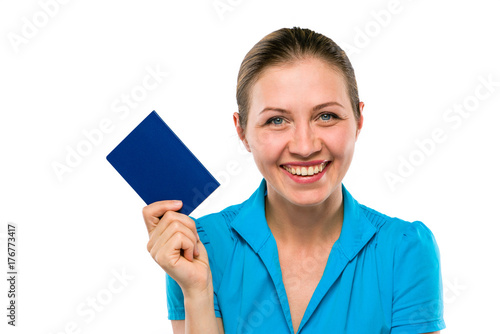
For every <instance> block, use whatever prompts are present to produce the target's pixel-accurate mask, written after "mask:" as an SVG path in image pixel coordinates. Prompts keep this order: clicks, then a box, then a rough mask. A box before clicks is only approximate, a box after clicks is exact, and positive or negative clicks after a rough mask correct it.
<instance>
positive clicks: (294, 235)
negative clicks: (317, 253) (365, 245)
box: [266, 187, 344, 249]
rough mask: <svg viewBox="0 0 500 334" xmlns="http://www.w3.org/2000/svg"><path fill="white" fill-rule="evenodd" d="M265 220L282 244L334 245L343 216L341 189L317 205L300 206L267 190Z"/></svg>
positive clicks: (302, 246) (305, 245)
mask: <svg viewBox="0 0 500 334" xmlns="http://www.w3.org/2000/svg"><path fill="white" fill-rule="evenodd" d="M266 219H267V222H268V225H269V228H270V229H271V232H272V233H273V235H274V238H275V239H276V241H277V242H278V243H279V244H282V245H287V246H291V247H295V248H297V249H304V248H306V249H307V248H310V247H313V246H317V245H319V244H321V245H324V244H325V243H326V244H331V245H333V243H334V242H335V241H336V240H337V239H338V238H339V236H340V232H341V230H342V221H343V219H344V207H343V201H342V189H341V188H340V187H339V189H338V190H337V191H336V192H334V193H332V194H331V195H330V197H329V198H327V199H326V200H325V201H323V202H322V203H320V204H318V205H314V206H300V205H296V204H294V203H291V202H289V201H288V200H287V199H286V198H284V197H282V196H281V195H279V194H277V193H275V192H272V193H269V192H268V196H266Z"/></svg>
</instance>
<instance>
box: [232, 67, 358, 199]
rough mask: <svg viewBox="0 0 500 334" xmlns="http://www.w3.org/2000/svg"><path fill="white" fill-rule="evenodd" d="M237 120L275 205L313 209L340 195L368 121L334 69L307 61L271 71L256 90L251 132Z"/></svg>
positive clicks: (250, 116) (252, 93)
mask: <svg viewBox="0 0 500 334" xmlns="http://www.w3.org/2000/svg"><path fill="white" fill-rule="evenodd" d="M362 109H363V103H362V102H361V103H360V110H362ZM234 120H235V124H236V128H237V131H238V134H239V136H240V138H241V139H242V141H243V143H244V144H245V147H246V148H247V150H248V151H250V152H252V154H253V157H254V160H255V162H256V164H257V167H258V168H259V170H260V172H261V173H262V175H263V176H264V178H265V179H266V181H267V185H268V197H269V199H270V200H271V199H273V198H279V199H285V200H286V201H288V202H291V203H293V204H295V205H300V206H311V205H318V204H321V203H323V202H324V201H325V200H327V199H328V198H332V195H333V196H337V195H339V194H340V192H341V187H339V186H340V184H341V182H342V179H343V178H344V175H345V174H346V172H347V170H348V168H349V165H350V163H351V160H352V156H353V153H354V143H355V142H356V139H357V136H358V133H359V130H360V129H361V126H362V123H363V117H362V116H361V117H360V119H359V120H356V118H355V116H354V112H353V110H352V107H351V103H350V99H349V95H348V92H347V87H346V84H345V82H344V78H343V77H342V75H341V74H340V73H339V72H337V71H336V70H335V69H333V68H332V66H331V65H328V64H327V63H326V62H324V61H323V60H320V59H317V58H306V59H304V60H300V61H296V62H294V63H292V64H284V65H280V66H273V67H269V68H267V69H266V70H264V72H263V73H262V74H261V76H260V77H259V79H258V80H257V81H256V83H255V84H254V86H253V87H252V89H251V91H250V108H249V112H248V118H247V124H246V127H245V129H244V130H243V129H242V128H241V126H240V124H239V119H238V114H237V113H235V115H234Z"/></svg>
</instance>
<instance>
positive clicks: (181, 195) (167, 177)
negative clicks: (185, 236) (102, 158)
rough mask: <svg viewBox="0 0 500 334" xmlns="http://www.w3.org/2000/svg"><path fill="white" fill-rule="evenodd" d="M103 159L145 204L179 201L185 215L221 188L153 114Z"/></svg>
mask: <svg viewBox="0 0 500 334" xmlns="http://www.w3.org/2000/svg"><path fill="white" fill-rule="evenodd" d="M106 159H107V160H108V161H109V163H111V165H113V167H114V168H115V169H116V170H117V171H118V173H120V175H121V176H122V177H123V178H124V179H125V181H127V182H128V184H129V185H130V186H131V187H132V188H133V189H134V190H135V192H136V193H137V194H138V195H139V196H140V197H141V198H142V199H143V200H144V202H146V204H151V203H153V202H156V201H160V200H181V201H182V202H183V206H182V208H181V210H179V212H181V213H183V214H186V215H189V214H190V213H191V212H192V211H193V210H194V209H196V207H197V206H198V205H200V204H201V202H203V201H204V200H205V199H206V198H207V197H208V196H209V195H210V194H211V193H212V192H213V191H214V190H215V189H217V188H218V187H219V185H220V184H219V182H217V180H216V179H215V178H214V177H213V176H212V174H210V172H209V171H208V170H207V169H206V168H205V167H204V166H203V165H202V164H201V162H200V161H199V160H198V159H197V158H196V157H195V156H194V154H193V153H192V152H191V151H190V150H189V149H188V148H187V147H186V145H184V143H183V142H182V141H181V140H180V139H179V138H178V137H177V136H176V134H175V133H174V132H173V131H172V130H171V129H170V128H169V127H168V125H167V124H166V123H165V122H164V121H163V120H162V119H161V118H160V116H159V115H158V114H157V113H156V112H155V111H153V112H151V113H150V114H149V115H148V116H147V117H146V118H145V119H144V120H143V121H142V122H141V123H140V124H139V125H138V126H137V127H136V128H135V129H134V130H132V132H131V133H130V134H129V135H128V136H127V137H125V139H123V141H122V142H121V143H120V144H118V146H117V147H116V148H115V149H114V150H113V151H111V153H109V154H108V156H107V157H106Z"/></svg>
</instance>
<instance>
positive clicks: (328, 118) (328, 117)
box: [319, 114, 337, 121]
mask: <svg viewBox="0 0 500 334" xmlns="http://www.w3.org/2000/svg"><path fill="white" fill-rule="evenodd" d="M319 118H320V119H321V120H322V121H331V120H332V119H334V118H337V117H336V115H334V114H321V116H319Z"/></svg>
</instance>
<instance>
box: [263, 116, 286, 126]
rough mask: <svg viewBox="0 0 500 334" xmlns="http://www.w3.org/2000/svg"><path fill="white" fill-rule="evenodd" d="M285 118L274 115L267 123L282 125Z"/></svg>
mask: <svg viewBox="0 0 500 334" xmlns="http://www.w3.org/2000/svg"><path fill="white" fill-rule="evenodd" d="M284 121H285V120H284V119H283V118H281V117H273V118H271V119H269V120H268V121H267V124H273V125H281V124H283V122H284Z"/></svg>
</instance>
